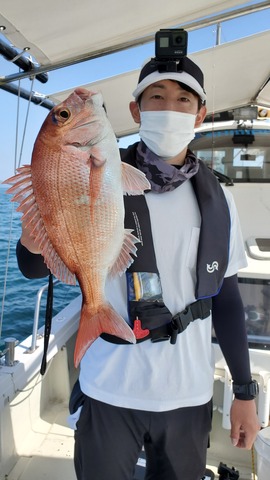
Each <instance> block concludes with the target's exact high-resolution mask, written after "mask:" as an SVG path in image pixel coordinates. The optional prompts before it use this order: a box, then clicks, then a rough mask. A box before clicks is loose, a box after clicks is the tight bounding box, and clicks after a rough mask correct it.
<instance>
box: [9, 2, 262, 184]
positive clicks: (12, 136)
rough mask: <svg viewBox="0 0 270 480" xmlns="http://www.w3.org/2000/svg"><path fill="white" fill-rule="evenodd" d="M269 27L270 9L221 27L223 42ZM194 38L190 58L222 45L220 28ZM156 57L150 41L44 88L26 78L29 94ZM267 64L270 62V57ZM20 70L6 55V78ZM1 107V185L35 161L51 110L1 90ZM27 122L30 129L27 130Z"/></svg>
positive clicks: (59, 76)
mask: <svg viewBox="0 0 270 480" xmlns="http://www.w3.org/2000/svg"><path fill="white" fill-rule="evenodd" d="M269 25H270V8H269V9H267V10H264V11H262V12H258V13H254V14H250V15H245V16H243V17H239V18H237V19H234V20H230V21H227V22H223V23H222V26H221V43H225V42H230V41H233V40H236V39H238V38H241V37H244V36H248V35H252V34H255V33H258V32H261V31H264V30H268V29H269ZM188 35H189V37H188V54H191V53H193V52H196V51H199V50H202V49H205V48H211V47H214V46H215V44H216V26H211V27H206V28H203V29H200V30H196V31H191V32H189V34H188ZM153 56H154V43H149V44H147V45H144V46H140V47H136V48H133V49H129V50H126V51H123V52H120V53H116V54H112V55H109V56H106V57H102V58H99V59H94V60H91V61H88V62H83V63H81V64H77V65H74V66H71V67H66V68H63V69H61V70H56V71H53V72H49V80H48V82H47V83H46V84H41V83H40V82H38V81H37V80H35V83H34V85H32V83H31V81H30V80H28V79H26V80H23V81H22V82H21V87H22V88H24V89H26V90H29V91H30V90H33V91H36V92H39V93H42V94H51V93H53V92H59V91H62V90H66V89H69V88H75V87H76V86H79V85H83V84H86V83H89V82H92V81H96V80H100V79H102V78H106V77H110V76H113V75H117V74H119V73H123V72H125V71H128V70H135V69H138V68H140V67H141V65H142V63H143V62H144V60H145V59H146V58H149V57H153ZM247 61H250V62H251V65H252V59H247ZM266 61H269V60H268V59H266ZM17 71H18V68H17V67H16V66H14V65H13V64H12V63H11V62H7V61H6V60H5V59H3V57H0V75H4V76H5V75H9V74H11V73H15V72H17ZM134 88H135V85H134ZM131 99H132V97H131ZM0 105H1V114H0V115H1V125H0V181H3V180H5V179H6V178H8V177H10V176H11V175H13V174H14V172H15V168H16V166H18V165H19V164H21V165H23V164H28V163H30V162H31V152H32V148H33V144H34V141H35V138H36V136H37V134H38V131H39V129H40V127H41V125H42V123H43V121H44V119H45V117H46V116H47V115H48V113H49V111H48V110H47V109H45V108H42V107H40V106H37V105H34V104H31V105H30V106H29V104H28V102H27V101H26V100H20V102H19V103H18V100H17V97H16V96H15V95H11V94H9V93H7V92H4V91H3V90H1V89H0ZM17 119H18V125H17ZM26 119H27V125H26V127H25V121H26ZM16 140H17V141H16ZM129 143H132V141H130V139H123V141H121V142H120V146H126V145H127V144H129ZM16 145H17V146H16Z"/></svg>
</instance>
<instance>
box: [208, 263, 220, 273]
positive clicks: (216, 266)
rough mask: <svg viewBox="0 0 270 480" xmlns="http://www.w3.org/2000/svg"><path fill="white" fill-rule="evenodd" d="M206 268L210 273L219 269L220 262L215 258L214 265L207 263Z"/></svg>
mask: <svg viewBox="0 0 270 480" xmlns="http://www.w3.org/2000/svg"><path fill="white" fill-rule="evenodd" d="M206 270H207V272H208V273H214V271H215V270H218V262H217V261H216V260H215V261H214V262H213V263H212V265H210V264H209V263H207V266H206Z"/></svg>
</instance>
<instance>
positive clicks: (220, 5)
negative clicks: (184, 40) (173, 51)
mask: <svg viewBox="0 0 270 480" xmlns="http://www.w3.org/2000/svg"><path fill="white" fill-rule="evenodd" d="M268 7H269V1H264V2H251V3H250V2H249V3H248V4H247V2H246V1H245V0H240V1H239V0H238V1H235V0H225V1H221V2H216V1H214V0H204V2H203V5H202V2H201V1H200V0H194V1H192V2H179V0H170V7H169V8H168V5H167V4H166V2H164V1H163V0H162V1H161V0H148V1H147V2H145V1H144V0H143V1H142V0H136V2H135V1H134V0H133V1H131V0H114V1H113V2H112V1H111V0H103V2H102V4H101V3H100V2H99V1H97V0H92V1H91V2H89V0H81V1H80V3H79V6H78V7H76V6H74V2H73V0H57V1H55V0H47V1H46V2H39V4H38V6H37V3H36V1H35V0H25V2H24V3H23V4H22V5H21V6H20V8H19V5H18V2H14V1H9V2H7V1H6V2H1V5H0V29H2V32H3V34H4V36H5V37H6V38H7V39H8V40H9V41H10V42H11V43H12V44H13V45H14V46H16V48H17V49H21V50H22V53H23V52H24V50H25V51H27V49H29V54H30V56H31V57H33V59H34V60H35V61H37V62H38V65H37V66H36V67H35V64H34V69H33V70H32V72H33V75H35V72H37V71H42V72H46V71H50V70H53V69H56V68H60V67H62V66H67V65H71V64H74V63H78V62H79V61H83V60H86V59H91V58H96V57H99V56H102V55H105V54H109V53H112V52H116V51H120V50H123V49H125V48H127V47H130V46H135V45H140V44H143V43H146V42H147V41H151V40H153V38H154V34H155V32H156V31H158V30H159V29H161V28H172V27H176V26H177V27H181V28H184V29H186V30H192V29H198V28H201V27H202V26H205V25H207V22H212V24H213V22H216V23H217V22H219V21H222V18H224V17H223V15H226V19H228V16H230V15H236V16H237V15H241V12H243V11H244V12H245V13H252V11H253V10H254V9H255V8H256V9H258V8H262V9H263V8H268ZM22 8H24V9H25V12H23V11H22ZM240 11H241V12H240ZM235 12H236V13H235ZM208 24H209V23H208ZM210 24H211V23H210ZM153 56H154V52H153ZM190 57H191V58H192V59H193V60H194V61H195V62H196V63H198V65H199V66H200V67H201V68H202V70H203V71H204V74H205V89H206V92H207V109H208V112H209V113H212V112H220V111H224V110H230V109H234V108H236V107H239V106H243V105H250V104H261V105H262V106H265V107H269V106H270V85H269V76H270V67H269V61H268V59H269V58H270V31H266V32H263V33H260V34H257V35H252V36H249V37H245V38H242V39H241V40H237V41H234V42H229V43H226V44H223V45H219V46H216V47H213V48H211V49H206V50H204V51H200V52H198V53H193V54H191V55H190ZM3 73H4V72H3ZM20 75H21V77H20V78H23V77H22V75H28V76H29V75H31V73H29V72H28V73H27V72H21V73H19V74H18V76H17V77H18V78H19V76H20ZM138 75H139V71H138V70H135V71H130V72H126V73H124V74H121V75H117V76H114V77H110V78H107V79H104V80H100V81H98V82H94V83H91V84H88V85H84V86H85V87H86V88H88V89H94V90H95V89H96V90H99V91H101V92H102V93H103V96H104V100H105V104H106V107H107V111H108V116H109V119H110V121H111V123H112V126H113V128H114V131H115V133H116V135H117V136H119V137H121V136H125V135H129V134H132V133H136V132H137V130H138V125H136V124H134V122H133V120H132V118H131V115H130V113H129V107H128V105H129V102H130V101H131V100H132V91H133V90H134V88H135V86H136V84H137V80H138ZM14 76H16V75H13V76H12V75H7V76H4V75H2V76H1V77H0V86H1V85H2V87H1V88H4V86H3V85H4V83H6V82H12V81H13V80H15V78H11V77H14ZM75 86H77V85H74V88H75ZM69 92H70V90H68V91H64V92H59V93H55V92H54V93H52V94H51V95H49V98H50V99H51V100H52V101H53V102H55V103H59V102H61V101H62V100H63V99H64V98H66V97H67V96H68V94H69Z"/></svg>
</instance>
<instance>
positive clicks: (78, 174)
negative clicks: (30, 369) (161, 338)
mask: <svg viewBox="0 0 270 480" xmlns="http://www.w3.org/2000/svg"><path fill="white" fill-rule="evenodd" d="M5 183H11V184H13V186H12V187H11V188H10V189H9V190H8V193H12V194H13V195H14V197H13V200H14V201H18V202H19V207H18V210H19V211H21V212H22V213H23V217H22V219H23V221H24V222H25V226H26V228H27V229H28V230H29V232H30V234H31V237H32V238H33V240H34V242H35V243H36V244H37V246H38V248H39V249H40V252H41V254H42V255H43V256H44V260H45V262H46V264H47V266H48V268H49V269H50V270H51V271H52V273H53V274H54V275H55V276H56V277H57V278H59V279H60V280H62V281H64V282H67V283H74V282H75V281H76V279H77V281H78V283H79V285H80V288H81V291H82V309H81V318H80V323H79V329H78V334H77V339H76V345H75V352H74V362H75V366H77V365H78V364H79V362H80V360H81V359H82V357H83V355H84V353H85V352H86V350H87V349H88V348H89V347H90V345H91V344H92V343H93V342H94V341H95V340H96V338H97V337H98V336H99V335H100V334H101V333H102V332H106V333H110V334H112V335H116V336H119V337H121V338H123V339H125V340H127V341H129V342H131V343H134V342H135V341H136V339H135V336H134V333H133V332H132V330H131V329H130V327H129V326H128V324H127V323H126V322H125V320H124V319H123V318H122V317H120V315H119V314H118V313H117V312H115V311H114V309H113V308H112V306H111V305H110V304H109V303H108V302H107V300H106V298H105V282H106V278H107V276H108V275H109V274H112V275H114V274H116V273H119V274H121V273H123V272H124V271H125V270H126V268H128V266H129V265H130V264H131V263H132V261H133V257H132V255H136V246H135V244H136V243H137V242H138V241H139V240H138V239H137V238H136V237H135V236H134V235H133V234H132V232H131V231H129V230H125V229H124V203H123V193H129V194H132V195H134V194H142V193H143V192H144V190H149V188H150V185H149V182H148V181H147V179H146V178H145V176H144V174H143V173H142V172H140V171H138V170H137V169H134V168H133V167H131V166H129V165H127V164H123V163H121V159H120V155H119V149H118V146H117V141H116V138H115V135H114V133H113V130H112V128H111V125H110V123H109V121H108V119H107V116H106V113H105V110H104V108H103V100H102V96H101V95H100V94H96V93H94V92H89V91H87V90H85V89H82V88H78V89H76V90H75V91H74V92H73V93H72V94H71V95H70V96H69V97H68V98H67V99H66V100H65V101H64V102H63V103H62V104H60V105H58V106H56V107H54V109H53V110H52V111H51V112H50V113H49V115H48V117H47V118H46V120H45V122H44V124H43V126H42V127H41V130H40V132H39V134H38V136H37V139H36V142H35V145H34V149H33V155H32V160H31V167H30V166H24V167H21V168H20V169H18V174H17V175H16V176H15V177H12V178H11V179H8V180H7V181H6V182H5Z"/></svg>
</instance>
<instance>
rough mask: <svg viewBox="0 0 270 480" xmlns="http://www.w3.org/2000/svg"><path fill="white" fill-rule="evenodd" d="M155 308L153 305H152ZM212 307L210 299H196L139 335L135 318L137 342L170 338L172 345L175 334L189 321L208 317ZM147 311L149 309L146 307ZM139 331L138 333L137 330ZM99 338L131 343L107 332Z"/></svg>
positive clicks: (184, 328)
mask: <svg viewBox="0 0 270 480" xmlns="http://www.w3.org/2000/svg"><path fill="white" fill-rule="evenodd" d="M154 308H155V307H154ZM211 308H212V299H211V298H204V299H201V300H197V301H196V302H193V303H191V304H190V305H188V306H187V307H186V308H185V309H184V310H182V311H181V312H178V313H177V314H176V315H174V316H173V317H171V321H170V322H169V323H166V324H165V325H162V326H160V327H158V328H154V329H151V330H150V329H149V330H147V335H145V336H143V335H141V332H143V330H144V329H142V328H141V329H140V328H138V321H140V319H136V322H137V323H136V329H135V330H134V333H135V336H136V339H137V342H136V343H141V342H144V341H145V340H151V342H152V343H157V342H162V341H164V340H170V343H171V344H172V345H174V344H175V343H176V340H177V335H178V334H179V333H182V332H183V331H184V330H186V328H187V327H188V326H189V324H190V323H191V322H193V321H194V320H198V319H201V320H203V319H205V318H207V317H209V315H210V313H211ZM148 312H149V309H148ZM138 331H140V333H139V334H137V332H138ZM101 338H103V340H106V341H107V342H110V343H115V344H119V345H132V344H131V343H129V342H127V341H126V340H123V339H122V338H119V337H116V336H114V335H109V334H108V333H102V335H101Z"/></svg>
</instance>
